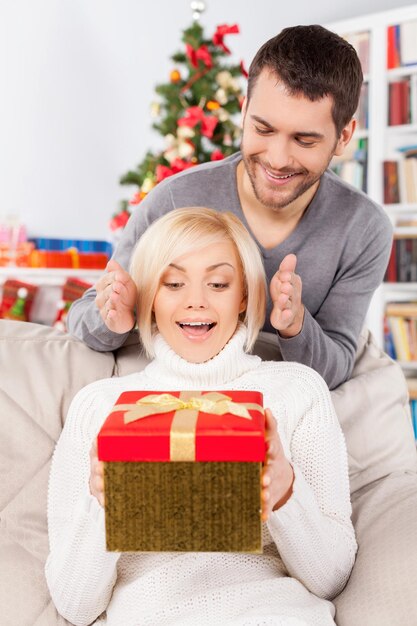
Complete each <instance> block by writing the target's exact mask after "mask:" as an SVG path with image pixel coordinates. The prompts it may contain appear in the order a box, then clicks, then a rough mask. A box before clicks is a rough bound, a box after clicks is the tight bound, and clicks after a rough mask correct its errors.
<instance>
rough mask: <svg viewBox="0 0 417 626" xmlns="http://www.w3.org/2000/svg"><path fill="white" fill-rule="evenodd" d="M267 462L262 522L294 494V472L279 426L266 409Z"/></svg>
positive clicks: (263, 479)
mask: <svg viewBox="0 0 417 626" xmlns="http://www.w3.org/2000/svg"><path fill="white" fill-rule="evenodd" d="M265 420H266V444H267V451H266V460H265V464H264V467H263V470H262V479H261V485H262V494H261V500H262V520H263V521H264V522H265V521H266V520H267V519H268V517H269V516H270V514H271V512H272V511H275V510H276V509H279V508H280V507H281V506H282V505H283V504H285V503H286V502H287V500H288V499H289V498H290V496H291V494H292V485H293V482H294V471H293V469H292V465H291V463H290V462H289V461H288V459H287V457H286V456H285V454H284V450H283V447H282V443H281V439H280V437H279V434H278V431H277V424H276V421H275V418H274V416H273V415H272V413H271V411H270V409H265Z"/></svg>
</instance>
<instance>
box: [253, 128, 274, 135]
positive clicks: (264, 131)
mask: <svg viewBox="0 0 417 626" xmlns="http://www.w3.org/2000/svg"><path fill="white" fill-rule="evenodd" d="M255 130H256V132H257V133H258V135H269V134H270V133H271V132H272V131H271V129H270V128H260V127H259V126H255Z"/></svg>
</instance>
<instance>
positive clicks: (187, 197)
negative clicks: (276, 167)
mask: <svg viewBox="0 0 417 626" xmlns="http://www.w3.org/2000/svg"><path fill="white" fill-rule="evenodd" d="M240 160H241V155H240V153H236V154H234V155H233V156H231V157H229V158H227V159H225V160H223V161H217V162H213V163H205V164H203V165H200V166H197V167H195V168H192V169H189V170H186V171H185V172H182V173H181V174H178V175H176V176H173V177H170V178H168V179H166V180H164V181H163V182H161V183H159V185H158V186H157V187H155V188H154V189H153V190H152V191H151V193H149V194H148V196H147V197H146V198H145V199H144V200H143V201H142V202H141V204H139V206H138V207H137V208H136V210H135V211H134V213H133V214H132V217H131V218H130V220H129V222H128V224H127V225H126V227H125V229H124V231H123V234H122V238H121V240H120V242H119V244H118V246H117V248H116V250H115V253H114V258H115V259H116V261H118V262H119V263H120V264H121V265H122V266H123V267H124V268H125V269H128V267H129V261H130V256H131V253H132V250H133V247H134V246H135V244H136V242H137V241H138V239H139V238H140V237H141V235H142V234H143V232H144V231H145V230H146V228H147V227H148V226H149V224H151V223H152V222H153V221H154V220H155V219H157V218H158V217H160V216H161V215H163V214H164V213H167V212H168V211H171V210H172V209H176V208H179V207H186V206H208V207H211V208H214V209H216V210H218V211H232V212H233V213H235V214H236V215H237V216H238V217H239V218H240V219H241V220H242V222H243V223H244V224H245V226H246V227H247V228H248V230H249V231H250V228H249V226H248V224H247V222H246V219H245V216H244V214H243V211H242V208H241V204H240V200H239V195H238V191H237V180H236V167H237V164H238V163H239V161H240ZM391 240H392V227H391V224H390V221H389V219H388V217H387V215H386V214H385V212H384V211H383V209H382V208H381V207H380V206H378V205H377V204H375V203H374V202H373V201H372V200H370V199H369V198H368V197H367V196H366V195H365V194H363V193H361V192H359V191H357V190H356V189H354V188H353V187H351V186H350V185H347V184H345V183H344V182H343V181H342V180H341V179H340V178H338V177H337V176H336V175H335V174H333V173H332V172H330V171H326V172H325V173H324V174H323V176H322V178H321V181H320V186H319V188H318V190H317V192H316V194H315V196H314V198H313V200H312V201H311V203H310V205H309V207H308V208H307V210H306V211H305V213H304V215H303V217H302V219H301V220H300V222H299V223H298V225H297V227H296V228H295V230H294V231H293V232H292V233H291V234H290V235H289V236H288V238H287V239H286V240H285V241H283V242H282V243H280V244H279V245H278V246H276V247H275V248H272V249H265V248H263V246H261V245H260V244H259V243H258V246H259V249H260V251H261V254H262V257H263V260H264V265H265V270H266V274H267V279H268V281H269V280H271V278H272V276H273V275H274V273H275V272H276V271H277V269H278V267H279V265H280V263H281V261H282V259H283V258H284V256H286V255H287V254H289V253H291V252H292V253H294V254H296V255H297V270H296V271H297V273H298V274H299V275H300V276H301V279H302V285H303V287H302V301H303V303H304V305H305V308H306V311H305V316H304V324H303V328H302V330H301V332H300V333H299V334H298V335H297V336H296V337H292V338H287V339H285V338H283V337H280V336H279V334H278V333H276V335H277V342H278V345H279V348H280V352H281V355H282V358H283V360H285V361H298V362H299V363H304V364H305V365H309V366H310V367H312V368H314V369H315V370H316V371H317V372H319V374H321V375H322V376H323V378H324V379H325V381H326V382H327V384H328V385H329V387H330V388H331V389H333V388H335V387H337V386H338V385H340V384H341V383H342V382H344V381H345V380H346V379H347V378H349V376H350V373H351V371H352V368H353V363H354V357H355V351H356V345H357V339H358V336H359V333H360V331H361V328H362V326H363V323H364V320H365V315H366V311H367V309H368V306H369V303H370V300H371V297H372V294H373V292H374V290H375V289H376V288H377V287H378V285H379V284H380V283H381V281H382V279H383V276H384V273H385V269H386V266H387V263H388V258H389V254H390V249H391ZM94 298H95V290H94V289H93V288H92V289H89V290H88V291H86V292H85V294H84V296H83V297H82V298H81V299H80V300H78V301H76V302H75V303H74V304H73V305H72V307H71V309H70V311H69V314H68V318H67V322H68V329H69V331H70V332H71V333H72V334H73V335H75V336H77V337H78V338H80V339H82V340H83V341H84V342H85V343H87V344H88V345H89V346H90V347H92V348H94V349H95V350H101V351H104V350H114V349H116V348H118V347H119V346H121V345H122V344H123V343H124V341H125V339H126V336H127V335H120V334H116V333H114V332H112V331H110V330H109V329H108V328H107V326H106V325H105V324H104V322H103V321H102V319H101V317H100V314H99V311H98V309H97V308H96V305H95V303H94ZM270 311H271V302H269V303H268V312H267V316H266V321H265V325H264V330H266V331H270V332H275V331H274V329H273V327H272V326H271V324H270V321H269V316H270V315H269V314H270Z"/></svg>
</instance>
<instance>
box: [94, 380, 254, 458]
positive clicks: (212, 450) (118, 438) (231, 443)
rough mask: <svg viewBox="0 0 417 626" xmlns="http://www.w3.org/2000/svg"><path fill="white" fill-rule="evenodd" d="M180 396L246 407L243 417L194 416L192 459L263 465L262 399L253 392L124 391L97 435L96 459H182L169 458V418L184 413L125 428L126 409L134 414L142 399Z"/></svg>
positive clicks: (146, 419)
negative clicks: (216, 397)
mask: <svg viewBox="0 0 417 626" xmlns="http://www.w3.org/2000/svg"><path fill="white" fill-rule="evenodd" d="M181 393H183V394H184V393H187V394H188V396H190V395H194V396H199V397H201V398H204V397H205V395H206V394H213V393H214V394H224V395H225V396H227V397H228V399H230V400H231V402H232V403H237V404H239V405H242V406H244V407H245V405H246V412H247V417H242V416H240V415H235V414H233V413H229V412H227V413H224V414H223V415H215V414H212V413H208V412H207V413H205V412H204V411H203V410H199V411H198V412H197V411H195V412H194V413H195V414H196V424H195V430H194V431H193V433H192V436H193V446H194V448H195V459H193V460H196V461H241V462H242V461H252V462H263V461H264V459H265V449H266V448H265V417H264V414H263V409H262V403H263V396H262V394H261V393H260V392H258V391H216V392H206V391H194V392H180V391H167V392H162V391H125V392H124V393H122V394H121V395H120V397H119V398H118V400H117V402H116V404H115V406H114V408H113V410H112V412H111V413H110V414H109V416H108V417H107V419H106V421H105V422H104V424H103V426H102V427H101V429H100V432H99V433H98V437H97V447H98V458H99V459H100V460H101V461H170V460H184V459H172V456H171V452H170V450H171V447H170V446H171V443H172V427H173V421H174V417H175V419H176V420H178V416H180V414H181V413H186V411H181V410H177V411H175V410H170V411H169V412H166V413H156V414H154V415H148V416H147V417H141V418H140V419H134V421H130V422H129V423H125V413H127V412H129V415H133V413H130V410H131V409H132V410H133V411H134V409H135V405H136V403H137V401H138V400H140V399H141V398H142V399H143V398H144V397H145V396H150V395H154V394H155V395H157V396H160V395H161V394H171V396H174V397H175V399H177V398H179V397H180V394H181ZM118 405H123V406H121V410H118V409H117V406H118ZM256 405H257V406H256ZM154 410H158V409H154ZM235 410H236V409H235ZM243 410H245V409H243ZM180 445H181V442H180ZM187 460H188V459H187Z"/></svg>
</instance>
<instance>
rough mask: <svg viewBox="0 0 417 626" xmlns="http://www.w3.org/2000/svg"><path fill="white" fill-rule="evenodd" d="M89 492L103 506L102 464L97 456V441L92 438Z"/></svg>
mask: <svg viewBox="0 0 417 626" xmlns="http://www.w3.org/2000/svg"><path fill="white" fill-rule="evenodd" d="M89 486H90V493H91V495H92V496H94V497H96V498H97V500H98V502H99V504H101V506H103V507H104V466H103V461H99V460H98V457H97V441H96V440H95V439H94V441H93V445H92V446H91V450H90V480H89Z"/></svg>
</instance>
